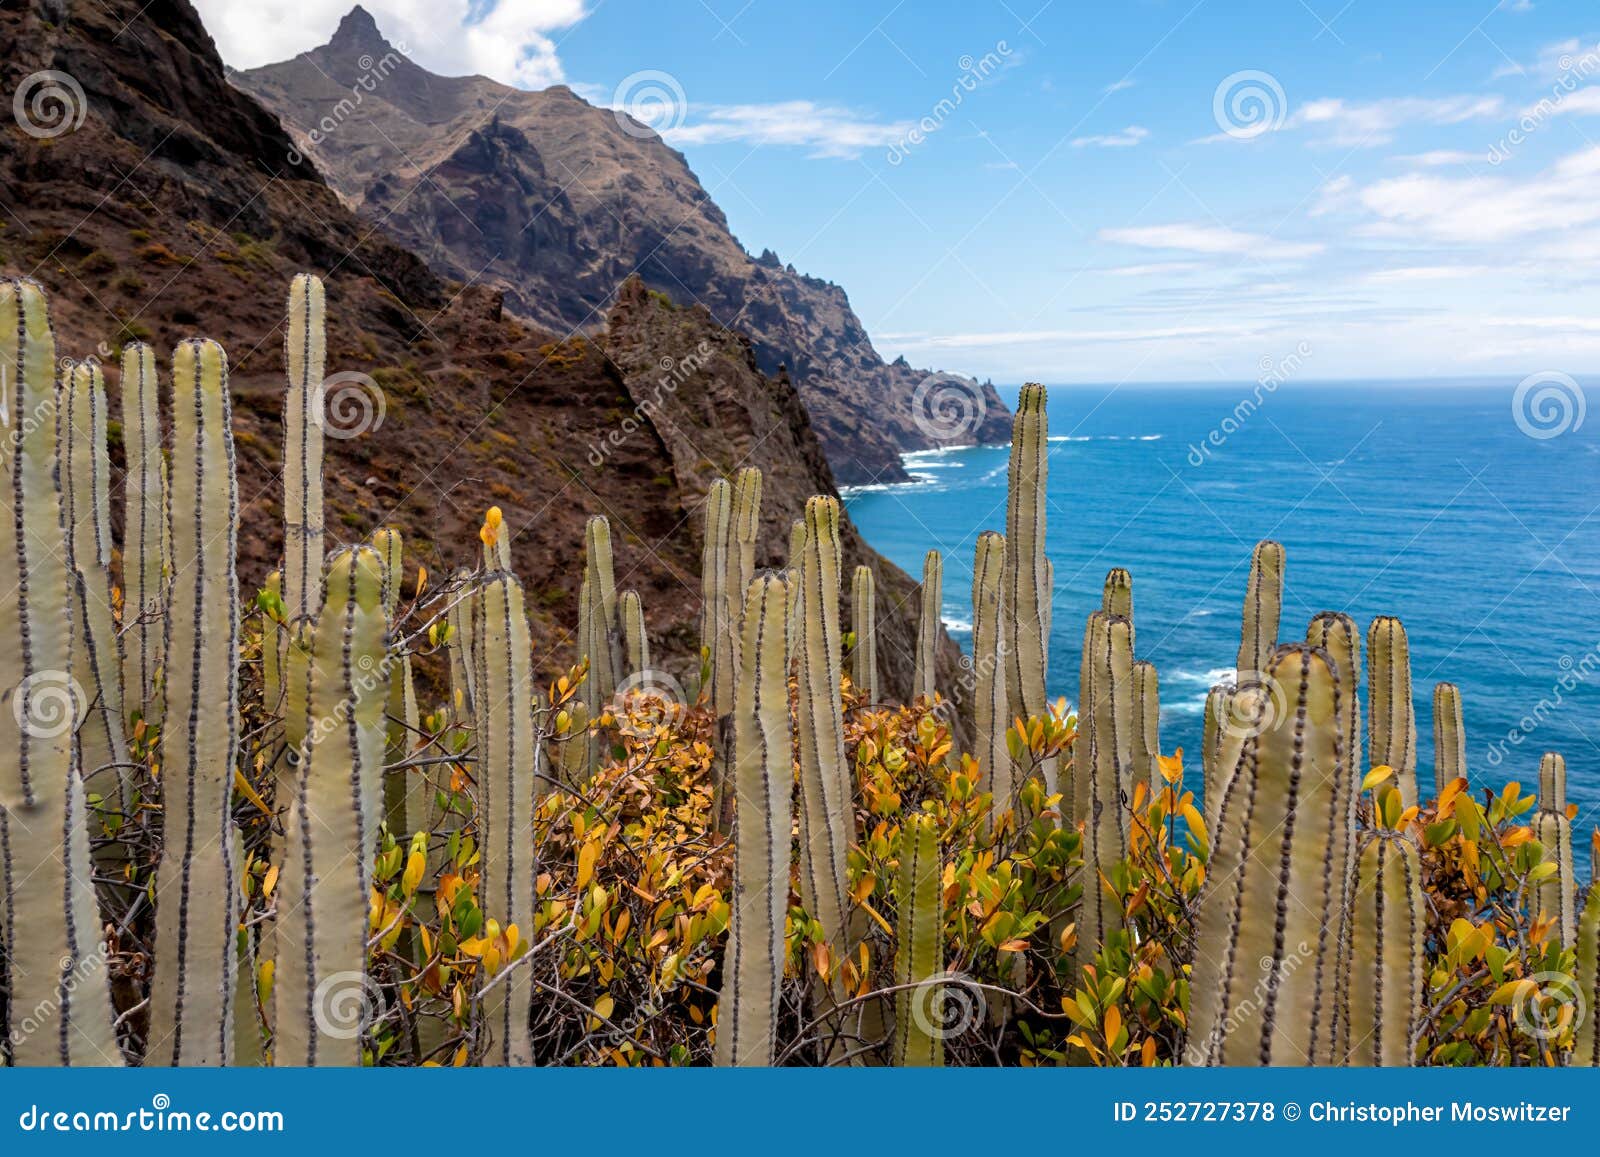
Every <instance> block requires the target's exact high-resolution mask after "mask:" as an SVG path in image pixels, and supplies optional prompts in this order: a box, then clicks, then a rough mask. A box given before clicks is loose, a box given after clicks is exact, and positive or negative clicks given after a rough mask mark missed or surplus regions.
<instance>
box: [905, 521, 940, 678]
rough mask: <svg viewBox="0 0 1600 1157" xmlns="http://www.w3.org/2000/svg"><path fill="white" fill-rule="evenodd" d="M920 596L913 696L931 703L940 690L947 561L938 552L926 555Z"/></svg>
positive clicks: (930, 552) (931, 551)
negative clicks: (940, 635) (940, 648)
mask: <svg viewBox="0 0 1600 1157" xmlns="http://www.w3.org/2000/svg"><path fill="white" fill-rule="evenodd" d="M919 593H920V594H921V596H922V612H921V614H920V615H919V616H918V618H917V655H916V665H915V669H914V670H913V672H912V676H911V696H912V698H913V699H927V700H929V701H930V702H931V701H932V700H933V697H934V695H935V694H936V693H937V691H938V688H937V686H936V680H937V673H938V666H939V626H940V623H941V612H942V611H943V609H944V559H943V557H941V556H940V554H939V552H938V551H936V550H930V551H929V552H928V553H927V554H926V555H924V556H923V559H922V586H921V588H920V592H919Z"/></svg>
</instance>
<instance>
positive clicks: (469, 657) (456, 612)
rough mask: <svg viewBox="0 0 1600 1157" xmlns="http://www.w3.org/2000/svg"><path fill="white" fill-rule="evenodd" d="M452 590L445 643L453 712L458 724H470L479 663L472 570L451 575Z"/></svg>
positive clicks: (462, 569) (462, 568) (475, 594)
mask: <svg viewBox="0 0 1600 1157" xmlns="http://www.w3.org/2000/svg"><path fill="white" fill-rule="evenodd" d="M450 585H451V588H452V593H451V596H450V605H449V608H448V609H447V610H446V611H445V621H446V622H447V623H449V624H450V638H449V641H448V642H447V643H446V644H445V646H446V649H447V650H448V651H449V652H450V714H451V718H452V719H453V720H454V721H455V723H456V725H457V726H461V727H470V726H471V725H472V720H473V686H472V683H473V679H474V678H475V677H476V674H477V670H478V668H477V663H476V660H475V659H474V658H473V654H472V617H473V613H474V610H475V608H476V606H477V601H478V592H477V588H476V587H475V586H474V585H473V578H472V572H471V571H470V570H468V569H466V568H465V567H460V568H458V569H457V570H456V572H455V573H454V574H453V575H452V576H451V579H450Z"/></svg>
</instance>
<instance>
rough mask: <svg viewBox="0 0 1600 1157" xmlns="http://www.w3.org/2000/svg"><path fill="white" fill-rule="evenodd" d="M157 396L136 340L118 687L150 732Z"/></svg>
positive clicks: (156, 677) (160, 542)
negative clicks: (120, 674) (120, 659)
mask: <svg viewBox="0 0 1600 1157" xmlns="http://www.w3.org/2000/svg"><path fill="white" fill-rule="evenodd" d="M158 391H159V386H158V384H157V381H156V356H155V351H154V350H152V349H151V348H150V347H149V346H147V345H143V344H140V343H137V342H135V343H133V344H131V345H126V346H124V347H123V348H122V449H123V458H124V464H125V466H126V473H125V476H124V481H123V491H122V494H123V508H122V643H123V653H122V662H123V666H122V687H123V695H124V698H125V704H126V705H127V706H129V707H131V708H132V709H135V710H138V711H139V713H140V716H141V718H143V719H144V721H145V722H146V723H148V724H149V725H151V726H152V727H153V726H156V725H158V724H159V723H160V722H161V696H160V672H161V643H162V639H163V637H164V636H165V634H166V604H167V596H166V587H167V577H166V576H167V546H168V539H167V514H166V510H167V493H166V464H165V462H164V461H163V459H162V457H161V419H160V415H159V412H158V404H157V397H156V395H157V393H158ZM269 700H270V696H269ZM124 722H126V721H124Z"/></svg>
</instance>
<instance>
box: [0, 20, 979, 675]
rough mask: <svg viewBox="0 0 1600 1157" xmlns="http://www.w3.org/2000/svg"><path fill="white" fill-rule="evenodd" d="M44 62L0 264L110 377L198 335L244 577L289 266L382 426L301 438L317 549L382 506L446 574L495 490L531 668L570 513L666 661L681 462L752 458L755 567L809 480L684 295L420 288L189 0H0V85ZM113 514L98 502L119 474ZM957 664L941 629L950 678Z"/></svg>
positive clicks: (575, 551) (691, 490)
mask: <svg viewBox="0 0 1600 1157" xmlns="http://www.w3.org/2000/svg"><path fill="white" fill-rule="evenodd" d="M45 70H52V71H56V72H61V73H65V74H67V75H68V76H70V77H71V78H72V79H73V83H74V84H75V85H76V86H78V88H80V89H81V97H79V96H76V95H74V94H71V93H68V94H67V95H68V96H69V97H70V98H71V99H72V100H74V101H77V102H78V107H79V108H81V109H82V111H83V114H84V115H83V117H82V120H81V124H78V127H76V128H75V129H74V128H72V127H71V125H72V124H73V123H76V120H75V115H74V116H69V118H68V120H67V122H66V126H67V127H66V128H65V130H64V131H61V132H60V133H58V134H55V135H46V136H39V135H34V134H32V133H29V132H27V131H24V128H23V127H22V126H21V125H20V124H17V123H14V122H12V121H10V120H8V121H6V122H5V127H4V129H3V130H0V131H3V132H4V133H5V147H4V148H3V149H0V203H3V204H4V205H5V206H6V208H7V211H8V212H7V214H6V215H5V216H4V217H3V218H0V220H3V222H4V224H3V228H0V270H3V271H4V273H5V274H7V275H11V276H18V275H23V276H32V277H35V278H36V279H38V280H39V281H40V282H41V283H43V284H44V286H45V287H46V289H47V290H48V291H49V293H50V296H51V301H52V306H53V315H54V323H55V328H56V334H57V340H58V343H59V347H60V348H59V353H60V354H61V355H62V356H64V357H65V356H72V357H84V356H91V355H97V356H99V357H101V359H102V360H104V361H107V362H108V369H110V370H111V372H109V373H108V377H109V378H110V379H111V382H110V384H111V388H112V390H113V392H115V391H116V389H117V385H118V383H117V382H116V374H115V372H114V367H115V360H116V350H117V347H118V345H119V344H120V343H121V342H123V341H126V340H129V339H131V338H135V337H137V338H141V339H144V340H148V341H151V342H152V343H154V344H155V345H156V347H157V350H158V356H159V357H160V359H161V361H162V362H163V363H165V359H166V357H167V353H168V351H169V350H170V349H171V347H172V345H173V344H174V343H176V342H177V341H180V340H182V339H183V338H186V337H189V336H192V335H194V334H196V333H202V334H206V335H209V336H213V337H215V338H217V339H218V340H220V341H222V342H223V344H224V345H225V346H226V348H227V349H228V351H229V354H230V357H231V361H232V375H231V380H230V384H231V388H232V393H233V398H234V427H235V435H236V439H237V448H238V462H239V473H240V485H239V494H240V499H241V520H242V527H241V533H240V536H239V540H240V544H241V546H240V549H241V559H240V563H241V569H242V572H243V573H242V580H243V584H244V586H245V587H246V589H253V586H254V585H255V584H258V583H259V582H260V580H261V579H262V577H263V576H264V574H265V572H266V571H267V570H268V569H269V568H270V566H271V565H272V564H273V562H274V561H275V560H276V559H277V557H278V555H279V552H280V549H281V541H282V528H281V518H282V511H281V507H280V502H281V487H280V483H279V481H278V474H279V468H280V462H281V455H282V429H281V422H280V414H281V410H282V405H283V394H284V379H283V324H282V319H283V308H284V306H283V303H284V296H285V293H286V290H287V286H288V282H289V279H290V277H291V276H292V274H293V273H294V272H295V271H296V270H298V269H302V268H309V269H313V270H316V271H319V272H321V273H322V274H323V275H324V276H325V277H326V279H327V287H328V294H327V296H328V317H329V334H328V352H329V366H328V369H329V371H330V373H333V372H339V371H353V372H358V373H361V374H365V375H368V376H369V377H370V378H371V379H372V381H373V382H374V383H375V385H376V386H377V387H378V389H379V391H380V392H379V393H378V394H375V395H373V396H372V397H371V398H370V401H371V403H372V405H373V407H374V410H375V412H377V411H379V410H380V408H381V414H382V421H381V423H379V424H377V425H376V426H374V427H372V428H371V429H368V430H367V431H366V432H365V433H362V434H360V435H359V436H357V437H352V438H343V439H341V438H329V440H328V442H327V455H328V461H327V517H326V522H327V531H328V539H329V546H330V548H331V547H333V546H334V545H337V544H339V543H341V542H351V541H358V540H361V539H364V538H366V537H367V536H369V535H370V534H371V533H372V531H373V530H375V529H376V528H377V527H379V526H381V525H395V526H398V527H399V528H400V529H401V530H402V531H403V532H404V534H405V536H406V542H407V549H408V554H409V556H410V557H409V560H408V570H409V569H411V568H414V567H415V565H416V564H417V563H418V562H421V563H422V564H424V565H426V566H427V568H428V570H429V571H430V572H431V573H433V574H435V575H438V574H442V573H447V571H448V570H449V569H450V568H451V567H453V566H456V565H462V564H471V563H472V561H473V560H474V559H475V557H476V555H477V539H476V532H477V527H478V525H479V521H480V519H481V517H482V512H483V510H484V508H485V507H487V506H489V505H490V504H498V505H499V506H501V507H502V508H503V509H504V511H505V515H506V520H507V523H508V525H509V526H510V528H511V530H512V534H513V538H512V550H513V555H514V560H515V564H516V567H517V569H518V571H519V573H520V574H521V576H522V578H523V580H524V582H525V583H526V585H527V588H528V590H529V595H530V597H529V600H528V605H529V609H530V617H531V619H532V623H533V629H534V634H535V641H536V645H537V648H538V650H537V656H536V658H537V660H538V662H539V664H540V666H541V668H542V669H543V670H544V671H545V672H546V673H551V672H554V671H556V670H558V669H560V668H562V667H563V666H565V665H566V664H568V663H570V662H572V661H573V659H574V658H575V656H574V654H573V652H572V647H571V645H570V637H569V630H570V626H571V624H574V623H575V622H576V619H577V607H576V595H577V588H578V583H579V577H580V570H581V553H582V540H583V535H582V527H583V523H584V521H585V520H586V519H587V518H588V516H589V515H590V514H592V513H596V512H600V513H605V514H607V515H609V516H610V517H611V518H612V520H613V522H614V523H615V525H616V528H617V529H616V533H615V535H614V537H615V540H616V544H617V559H618V570H619V580H620V581H621V582H623V583H625V584H627V585H631V586H634V587H636V588H637V589H639V590H640V591H641V593H642V595H643V599H644V604H645V607H646V612H647V616H648V621H649V627H650V631H651V634H652V637H653V638H655V639H656V640H657V646H658V649H659V650H660V651H661V652H662V657H663V659H664V661H665V662H664V665H666V666H667V667H668V668H669V669H671V670H674V671H675V672H676V673H679V674H685V673H687V671H688V670H689V669H690V668H691V667H693V666H695V665H696V658H695V655H694V652H695V649H696V646H697V639H696V633H695V626H694V624H695V621H696V616H697V613H698V604H699V592H698V572H699V555H700V520H699V517H698V511H699V507H700V504H701V502H702V500H703V496H704V494H705V488H706V485H707V479H708V477H709V475H708V474H707V469H708V466H707V464H710V468H724V467H725V468H729V469H731V468H732V467H734V466H736V465H742V464H754V465H758V466H761V467H762V468H763V469H764V470H766V471H767V475H768V478H769V479H770V480H771V481H770V482H769V485H768V487H767V507H766V523H765V524H764V529H765V534H764V536H763V543H762V553H763V556H764V559H765V561H766V562H769V563H776V562H778V561H779V560H780V559H781V557H782V554H783V552H784V551H785V550H786V538H787V527H788V524H789V521H790V520H791V519H793V518H794V517H796V516H797V515H798V514H799V513H800V511H801V508H802V504H803V502H804V499H805V497H806V496H807V495H809V494H812V493H819V492H823V493H826V492H831V491H832V490H833V489H834V482H833V477H832V475H831V473H830V472H829V469H828V466H827V464H826V462H825V461H824V459H823V455H822V451H821V448H820V446H819V444H818V442H817V439H816V435H815V434H814V432H813V431H812V429H811V427H810V425H809V424H808V422H807V420H806V415H805V409H804V407H803V406H802V405H801V403H800V401H799V399H798V397H797V396H796V394H795V391H794V389H793V387H792V385H791V384H790V383H789V382H788V381H787V380H786V379H784V378H783V377H782V376H781V375H779V376H776V377H768V376H766V375H764V374H763V373H761V372H760V370H759V368H758V366H757V363H756V360H755V356H754V354H753V352H752V350H751V348H750V345H749V343H748V342H747V341H746V340H745V339H744V338H742V337H740V336H739V335H737V334H734V333H731V332H729V331H728V330H726V329H724V328H723V327H721V326H720V325H718V324H716V323H715V322H714V321H713V320H712V319H711V317H710V316H709V315H708V314H707V313H706V312H705V311H704V310H699V309H679V308H675V307H673V306H671V305H670V304H668V303H666V302H665V301H662V300H660V299H659V298H657V297H654V296H652V295H650V294H648V293H647V292H646V291H645V290H644V289H643V287H642V286H639V285H637V284H635V285H634V286H632V287H629V288H627V289H625V291H624V292H623V293H622V294H621V295H620V297H619V300H618V302H617V303H616V305H615V307H614V308H613V309H612V310H611V311H610V313H609V315H608V316H605V317H604V318H603V319H602V320H603V321H604V323H605V324H604V325H603V326H601V327H600V328H598V329H597V330H596V332H595V333H594V334H593V335H592V336H584V335H578V336H573V337H562V336H560V335H559V334H553V333H551V332H549V331H548V330H547V329H545V328H543V327H539V326H535V325H530V324H527V323H525V322H524V321H521V320H519V319H517V318H514V317H512V316H510V315H508V314H506V313H505V312H503V310H502V308H501V300H500V297H499V295H498V294H497V293H496V292H494V291H492V290H489V289H486V288H483V287H469V288H462V287H460V286H457V285H452V284H450V283H448V282H445V281H442V280H440V279H439V278H438V277H436V276H435V274H434V273H432V272H431V271H430V270H429V269H428V267H427V266H426V264H425V263H423V262H422V261H420V260H419V259H418V258H417V257H416V256H415V255H413V254H412V253H410V252H409V251H407V250H405V249H403V248H401V247H399V246H397V245H395V244H394V243H392V242H390V241H388V240H386V239H385V238H384V237H383V235H382V233H381V232H379V231H375V230H373V229H372V227H371V225H370V224H368V223H366V222H363V221H361V220H360V219H358V218H357V217H356V216H355V214H353V213H352V212H351V211H350V210H349V209H348V208H347V207H346V206H345V205H343V204H342V203H341V202H340V200H339V198H338V197H337V196H336V195H335V194H334V193H333V192H332V191H331V190H330V189H329V188H328V187H327V186H326V185H325V184H324V183H323V182H322V180H321V178H320V177H319V176H318V174H317V173H316V172H315V170H314V169H313V168H312V167H311V166H310V165H308V164H305V163H303V162H302V163H296V162H295V160H294V153H295V146H294V144H293V142H291V141H290V139H289V138H288V137H287V136H286V135H285V134H284V133H283V131H282V129H281V128H280V126H279V124H278V122H277V120H276V119H275V118H274V117H272V116H271V115H269V114H267V113H265V112H264V111H263V110H262V109H261V108H260V107H259V106H258V105H257V104H256V103H255V102H254V101H253V100H251V99H250V98H249V97H248V96H246V95H244V94H243V93H241V92H239V91H238V90H236V89H235V88H233V87H231V86H230V85H229V84H228V83H227V81H226V79H225V77H224V74H223V69H222V65H221V62H220V60H219V59H218V57H217V54H216V52H215V50H214V48H213V47H212V44H211V42H210V39H209V37H208V36H207V35H206V33H205V30H204V29H203V28H202V26H201V24H200V21H199V19H198V17H197V16H196V15H195V13H194V10H193V9H192V8H191V7H190V5H189V3H188V0H152V2H150V3H148V4H145V3H142V0H101V2H98V3H96V4H92V5H75V6H74V7H73V10H72V12H71V14H70V16H69V15H68V14H67V13H66V12H65V11H64V9H63V8H62V7H61V6H60V4H59V3H58V2H57V0H5V2H3V3H0V86H3V91H6V92H15V91H16V90H17V89H18V87H19V86H20V85H22V84H24V83H25V81H26V79H27V78H28V77H30V76H31V75H33V74H35V73H38V72H41V71H45ZM36 131H37V129H36ZM695 351H703V352H700V353H696V352H695ZM691 354H693V355H694V356H693V357H691V356H690V355H691ZM665 357H673V358H675V359H676V362H675V364H677V365H678V366H680V367H684V366H687V367H688V368H686V369H682V370H681V372H680V373H679V374H678V380H677V381H676V385H675V387H674V389H673V391H671V399H670V407H671V409H670V413H671V415H672V416H673V417H672V423H671V425H670V426H668V425H667V420H666V419H663V426H664V427H666V429H665V430H663V429H662V428H658V426H657V424H656V423H655V422H654V421H653V420H652V419H651V418H650V416H649V414H648V412H646V413H644V414H643V416H642V420H638V421H633V422H630V416H631V415H634V414H635V412H636V411H638V410H639V409H640V407H641V401H640V399H641V398H643V397H644V396H645V394H644V392H643V391H645V390H646V389H648V388H652V387H651V383H652V381H653V380H654V379H655V378H656V377H658V376H659V374H660V372H661V371H660V366H661V364H662V359H663V358H665ZM652 367H654V369H652ZM380 399H381V407H380ZM115 407H116V403H115V401H113V410H112V413H113V414H115V413H117V410H116V408H115ZM690 439H692V441H693V445H694V447H695V448H696V449H694V450H693V451H688V450H686V449H685V447H686V446H687V444H688V441H689V440H690ZM114 441H115V439H114ZM602 446H603V447H605V448H606V450H605V453H603V454H601V455H599V456H598V457H599V461H598V463H597V462H596V461H595V460H594V458H593V455H594V448H595V447H602ZM113 457H114V461H118V460H120V447H118V446H116V445H114V446H113ZM113 510H114V517H115V519H116V520H118V521H120V514H121V498H120V495H119V494H114V495H113ZM117 532H118V533H119V534H120V525H119V526H118V527H117ZM846 541H847V543H848V548H847V553H848V556H849V561H850V562H851V564H852V565H854V564H856V563H866V564H868V565H872V566H874V567H876V568H877V569H878V572H879V574H880V576H881V580H880V589H881V590H882V592H883V594H882V596H881V599H882V602H881V607H880V620H879V629H880V631H881V632H882V634H881V636H880V637H881V638H882V640H883V642H882V643H881V644H880V653H881V654H882V655H883V656H884V659H883V662H884V665H885V669H886V676H887V677H886V679H885V685H886V687H887V689H888V690H889V691H890V692H891V693H892V694H895V695H900V694H903V693H904V691H905V690H906V688H907V687H908V686H909V684H910V667H909V661H908V660H905V661H902V659H901V656H909V655H910V653H911V648H912V645H913V639H914V619H915V608H914V603H913V602H912V601H911V600H912V591H913V589H914V588H913V586H912V584H911V581H910V580H909V579H908V578H907V577H906V576H905V575H904V574H903V573H901V572H899V571H897V570H895V569H894V568H893V567H892V566H891V565H889V564H888V563H886V562H884V561H883V560H881V559H879V558H878V557H877V556H876V555H875V554H873V552H872V551H871V550H870V549H869V548H868V547H867V546H866V545H865V544H864V543H863V542H862V541H861V539H860V536H859V534H857V533H856V532H855V531H854V529H853V528H852V529H850V530H849V531H848V532H847V536H846ZM624 576H625V577H624ZM956 658H957V654H956V652H955V649H954V647H953V645H950V646H947V650H946V654H945V668H946V670H947V671H948V672H949V673H950V674H951V675H952V676H954V675H955V673H956V668H955V661H956Z"/></svg>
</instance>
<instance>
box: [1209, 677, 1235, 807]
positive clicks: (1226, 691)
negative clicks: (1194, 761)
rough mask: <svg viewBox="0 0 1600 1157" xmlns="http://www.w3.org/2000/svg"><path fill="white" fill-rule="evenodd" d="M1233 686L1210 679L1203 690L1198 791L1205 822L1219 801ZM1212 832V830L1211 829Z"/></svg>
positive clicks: (1227, 770)
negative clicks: (1223, 753) (1203, 709)
mask: <svg viewBox="0 0 1600 1157" xmlns="http://www.w3.org/2000/svg"><path fill="white" fill-rule="evenodd" d="M1235 690H1236V688H1235V687H1234V685H1233V684H1232V683H1214V684H1212V687H1211V690H1210V691H1207V692H1206V706H1205V714H1204V715H1203V716H1202V722H1201V732H1200V773H1201V781H1200V794H1201V797H1202V799H1201V802H1202V803H1203V804H1204V806H1205V818H1206V823H1207V825H1208V826H1209V825H1210V824H1211V821H1212V819H1213V818H1214V814H1213V813H1214V811H1215V809H1216V805H1217V804H1218V803H1220V802H1221V801H1222V788H1223V784H1224V782H1225V779H1226V776H1227V774H1228V772H1231V771H1232V770H1233V769H1232V768H1228V769H1226V770H1224V768H1223V766H1222V746H1223V738H1224V735H1225V731H1224V728H1225V726H1226V724H1227V721H1228V718H1229V716H1230V715H1231V713H1232V711H1233V696H1234V692H1235ZM1213 834H1215V833H1214V832H1213Z"/></svg>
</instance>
